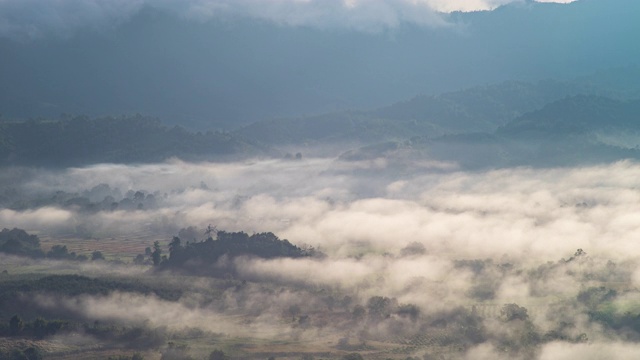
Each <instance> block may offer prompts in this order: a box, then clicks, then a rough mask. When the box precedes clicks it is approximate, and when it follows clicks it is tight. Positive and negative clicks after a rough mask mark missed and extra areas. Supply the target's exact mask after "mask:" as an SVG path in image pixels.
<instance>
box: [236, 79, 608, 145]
mask: <svg viewBox="0 0 640 360" xmlns="http://www.w3.org/2000/svg"><path fill="white" fill-rule="evenodd" d="M603 92H604V91H602V90H599V89H597V88H594V87H592V86H590V85H589V84H584V83H579V82H568V81H567V82H561V81H552V80H546V81H538V82H533V83H529V82H521V81H507V82H502V83H499V84H493V85H487V86H476V87H472V88H469V89H464V90H460V91H454V92H449V93H444V94H441V95H420V96H417V97H414V98H412V99H410V100H408V101H403V102H398V103H396V104H393V105H390V106H386V107H382V108H379V109H376V110H371V111H342V112H335V113H328V114H323V115H317V116H310V117H304V118H287V119H273V120H266V121H258V122H255V123H253V124H250V125H247V126H244V127H242V128H240V129H239V130H237V131H235V132H234V134H236V135H238V136H241V137H244V138H246V139H250V140H251V141H255V142H258V143H264V144H269V145H280V146H283V145H291V144H305V143H306V144H314V143H315V144H317V143H364V144H371V143H375V142H380V141H389V140H398V139H407V138H411V137H414V136H424V137H430V138H434V137H438V136H442V135H445V134H456V133H469V132H493V131H495V130H496V129H497V128H498V127H500V126H502V125H505V124H506V123H508V122H509V121H510V120H512V119H514V118H516V117H518V116H520V115H522V114H524V113H527V112H530V111H534V110H537V109H539V108H542V107H543V106H545V105H546V104H548V103H550V102H553V101H556V100H559V99H562V98H565V97H567V96H570V95H577V94H602V93H603Z"/></svg>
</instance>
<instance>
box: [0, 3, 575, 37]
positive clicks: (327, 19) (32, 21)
mask: <svg viewBox="0 0 640 360" xmlns="http://www.w3.org/2000/svg"><path fill="white" fill-rule="evenodd" d="M521 1H523V0H154V1H151V0H102V1H101V0H57V1H49V0H2V1H0V35H3V36H9V37H20V38H32V37H39V36H42V35H46V34H50V33H54V34H57V35H61V36H69V35H72V34H73V33H74V32H75V31H76V30H78V29H79V28H93V29H104V28H110V27H113V26H116V25H117V24H119V23H121V22H123V21H126V20H127V19H129V18H130V17H131V16H132V15H133V14H135V13H136V12H138V11H139V10H140V9H141V8H143V7H144V6H153V7H158V8H163V9H167V10H169V11H171V12H174V13H176V14H178V15H179V16H181V17H185V18H191V19H197V20H200V21H206V20H209V19H212V18H215V17H228V16H240V17H250V18H255V19H262V20H267V21H271V22H274V23H277V24H282V25H288V26H312V27H320V28H334V27H338V28H349V29H356V30H361V31H380V30H384V29H392V28H396V27H397V26H399V25H400V24H403V23H408V24H415V25H419V26H447V25H448V22H447V19H446V16H443V14H442V13H447V12H451V11H476V10H490V9H494V8H496V7H498V6H501V5H505V4H508V3H511V2H521ZM541 2H561V3H567V2H570V0H558V1H550V0H544V1H541Z"/></svg>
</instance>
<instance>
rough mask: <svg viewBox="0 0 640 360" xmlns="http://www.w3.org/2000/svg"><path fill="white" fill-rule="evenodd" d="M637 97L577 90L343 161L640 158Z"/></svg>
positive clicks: (465, 164)
mask: <svg viewBox="0 0 640 360" xmlns="http://www.w3.org/2000/svg"><path fill="white" fill-rule="evenodd" d="M638 114H640V100H626V101H622V100H614V99H610V98H606V97H602V96H595V95H576V96H569V97H565V98H563V99H560V100H557V101H554V102H552V103H549V104H547V105H546V106H544V107H542V108H541V109H538V110H535V111H531V112H528V113H525V114H522V115H521V116H519V117H517V118H515V119H513V120H512V121H509V122H508V123H506V124H505V125H503V126H500V127H499V128H498V129H496V130H495V131H493V132H468V133H460V134H449V135H443V136H440V137H435V138H429V137H424V136H422V137H414V138H412V139H410V140H409V139H406V140H402V141H396V142H391V143H390V142H381V143H380V144H374V145H369V146H366V147H362V148H358V149H355V150H350V151H347V152H345V153H344V154H343V155H342V156H341V157H340V159H341V160H343V161H353V160H367V159H375V158H385V159H387V160H388V162H389V163H410V162H409V161H406V160H409V159H413V160H415V159H422V160H437V161H444V162H453V163H456V164H458V165H459V166H461V167H462V168H466V169H483V168H497V167H510V166H538V167H549V166H573V165H585V164H596V163H603V162H610V161H617V160H623V159H640V121H638Z"/></svg>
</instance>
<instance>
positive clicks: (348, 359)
mask: <svg viewBox="0 0 640 360" xmlns="http://www.w3.org/2000/svg"><path fill="white" fill-rule="evenodd" d="M342 360H364V358H363V357H362V355H360V354H358V353H350V354H347V355H345V356H343V357H342Z"/></svg>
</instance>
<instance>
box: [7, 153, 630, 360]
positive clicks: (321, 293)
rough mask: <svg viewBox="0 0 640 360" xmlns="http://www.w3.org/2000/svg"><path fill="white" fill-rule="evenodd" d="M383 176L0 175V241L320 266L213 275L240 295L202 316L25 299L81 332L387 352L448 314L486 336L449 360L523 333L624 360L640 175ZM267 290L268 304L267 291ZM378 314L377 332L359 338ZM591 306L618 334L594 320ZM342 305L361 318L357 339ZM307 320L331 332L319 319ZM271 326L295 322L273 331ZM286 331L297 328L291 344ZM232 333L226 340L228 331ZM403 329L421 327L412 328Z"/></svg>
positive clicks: (253, 172)
mask: <svg viewBox="0 0 640 360" xmlns="http://www.w3.org/2000/svg"><path fill="white" fill-rule="evenodd" d="M391 168H392V167H390V165H389V164H387V163H385V162H384V161H377V162H365V163H345V162H338V161H335V160H331V159H304V160H297V161H273V160H270V161H255V162H245V163H234V164H215V163H197V164H192V163H185V162H181V161H177V160H174V161H169V162H166V163H162V164H151V165H137V166H124V165H96V166H91V167H86V168H72V169H66V170H63V171H59V172H52V171H42V170H34V169H9V171H6V172H4V173H3V175H2V181H3V183H2V188H3V190H4V192H3V193H4V197H3V198H2V203H3V204H4V208H3V209H2V210H0V224H2V225H3V226H4V227H19V228H24V229H27V230H28V231H31V232H35V233H38V234H41V235H48V236H54V237H58V238H62V237H63V236H64V234H69V233H74V234H76V235H82V236H85V237H87V238H96V239H98V240H97V241H98V242H99V241H100V239H106V238H118V237H122V236H126V235H127V234H128V233H132V232H141V231H142V232H146V233H149V234H152V237H155V238H157V239H159V240H162V241H163V243H164V244H166V243H167V242H168V241H169V240H170V239H171V237H172V236H174V235H179V236H181V237H182V238H183V240H184V241H194V240H198V241H199V240H203V239H204V238H205V229H206V228H207V227H208V226H209V225H211V226H216V227H217V228H218V229H224V230H228V231H245V232H248V233H251V232H273V233H275V234H277V235H278V236H279V237H280V238H282V239H288V240H289V241H291V242H292V243H293V244H296V245H300V246H312V247H314V248H316V249H319V250H320V251H321V252H322V253H324V254H325V255H326V256H324V257H303V258H299V259H293V258H279V259H256V258H245V257H238V258H235V259H228V260H227V261H231V262H232V265H233V267H234V268H235V269H236V274H237V276H238V279H240V280H247V281H249V283H245V284H243V285H241V286H240V285H239V286H237V287H235V288H230V289H227V290H225V291H223V292H222V294H221V295H220V297H218V298H217V300H216V301H213V302H210V301H204V300H203V299H202V298H198V296H191V297H188V296H187V297H182V298H181V299H180V301H179V302H173V301H168V300H164V299H159V298H157V297H154V296H148V295H131V294H124V293H115V294H111V295H109V296H94V295H91V296H89V295H86V296H81V297H72V298H67V297H61V298H59V299H51V298H49V299H44V298H41V299H36V300H37V301H39V302H40V305H41V306H45V307H47V306H48V307H56V308H59V307H67V308H69V309H74V311H77V312H78V313H81V314H83V316H86V317H88V318H97V319H117V320H125V319H128V320H131V321H143V320H144V319H148V321H149V323H150V324H151V325H152V326H169V327H171V326H174V327H181V326H183V325H184V326H187V325H189V326H194V327H199V328H202V329H205V330H208V331H212V332H215V333H221V332H225V333H228V334H229V335H233V336H248V335H251V334H253V335H256V334H260V335H261V336H265V337H267V338H268V337H276V338H277V337H281V336H285V337H291V336H294V337H296V338H304V337H305V336H308V337H309V338H314V337H317V336H320V335H319V334H323V333H324V334H325V335H326V334H351V336H353V337H358V336H360V338H366V336H365V335H362V334H363V333H362V331H364V330H366V331H365V333H366V334H368V335H367V336H372V337H373V338H389V337H391V336H392V334H394V333H397V332H398V330H397V329H398V328H402V329H403V330H402V331H401V332H400V333H401V334H411V336H417V335H416V334H418V333H420V332H421V331H423V330H424V329H425V328H424V326H427V327H429V328H431V327H437V326H436V325H433V324H438V321H439V320H438V319H439V317H441V316H443V315H442V314H448V315H447V316H449V317H451V318H456V316H458V315H455V313H456V311H460V310H456V309H465V310H464V311H466V312H467V314H468V315H465V316H471V318H468V319H473V316H480V317H482V318H483V319H485V320H483V323H482V324H483V325H482V334H483V335H482V337H480V338H478V339H485V340H486V341H479V343H480V345H474V346H469V347H468V349H467V350H465V352H464V356H466V358H469V359H472V358H473V359H478V358H485V359H495V358H502V356H503V355H501V354H500V351H501V350H500V349H502V347H501V346H503V342H504V341H506V340H504V339H505V338H508V337H509V336H511V335H509V334H511V333H512V332H513V331H515V332H516V333H518V334H520V335H518V336H524V337H525V338H526V336H529V335H526V334H529V333H527V332H526V331H529V330H531V329H535V331H534V330H531V331H533V333H535V334H545V335H544V336H547V335H548V334H552V335H548V336H550V337H548V338H545V339H547V340H545V341H542V340H540V339H541V337H542V335H536V336H537V337H536V339H537V340H536V341H541V342H542V343H543V345H541V346H540V347H538V348H537V350H536V351H535V354H533V355H532V354H530V353H527V354H528V355H526V354H525V355H526V356H529V357H530V356H535V357H538V358H540V359H551V358H554V359H557V358H575V357H584V358H593V359H595V358H603V357H609V356H608V355H607V354H615V357H617V358H626V357H625V356H627V357H628V358H634V357H635V356H637V355H638V353H640V348H638V347H636V346H635V345H633V344H630V343H629V342H630V341H635V340H636V339H640V332H637V331H636V330H635V329H636V325H635V323H633V324H631V323H629V324H627V323H624V321H626V320H624V321H623V320H620V319H626V317H627V315H629V314H630V315H629V316H635V314H638V313H640V293H639V292H638V291H637V290H636V289H637V288H638V286H639V284H640V257H639V256H638V254H639V252H638V249H639V248H640V245H638V242H637V241H636V240H637V238H638V237H639V236H640V221H639V220H640V191H638V189H637V187H638V183H639V182H640V180H638V179H640V164H637V163H635V162H628V161H623V162H618V163H614V164H609V165H601V166H591V167H581V168H553V169H531V168H512V169H502V170H494V171H486V172H464V171H458V170H456V169H455V167H452V166H451V165H447V164H428V163H427V164H422V165H419V164H416V167H415V168H407V169H403V171H401V172H392V171H389V170H390V169H391ZM393 170H394V171H396V170H397V168H393ZM79 228H81V229H82V234H77V232H78V229H79ZM146 246H151V244H146ZM133 255H134V254H132V256H133ZM119 266H122V265H119ZM105 269H106V270H104V271H108V267H107V266H105ZM118 269H119V270H118V271H120V272H121V271H122V270H121V268H118ZM100 271H102V270H100ZM163 276H170V275H166V274H165V275H163ZM193 281H194V286H196V285H197V286H200V287H203V286H204V287H206V285H203V284H196V283H197V282H198V281H200V282H202V281H204V282H206V280H203V279H200V280H198V279H197V278H195V277H194V278H193ZM262 283H264V284H271V285H265V286H261V285H259V284H262ZM273 284H276V288H277V287H278V286H283V288H281V289H280V290H273ZM285 288H286V289H288V290H285ZM379 297H382V300H380V299H378V298H379ZM372 299H373V300H372ZM385 299H386V300H385ZM378 300H379V301H382V302H383V303H384V306H382V305H381V306H382V307H381V308H383V309H387V310H388V311H389V313H388V314H387V315H389V317H380V318H379V319H377V320H376V321H375V322H372V320H371V319H375V316H374V315H372V313H371V312H372V311H373V310H372V309H374V308H375V303H376V301H378ZM372 301H373V303H372ZM505 304H513V305H514V307H511V308H509V307H505ZM516 304H517V305H516ZM603 304H606V306H607V310H606V314H607V316H610V317H611V319H618V320H619V321H620V324H621V325H619V327H616V326H617V325H616V326H613V325H611V323H609V322H606V321H604V320H601V319H600V318H597V316H601V315H602V314H604V312H603V311H604V310H603V308H602V306H603ZM358 305H360V306H362V307H363V311H365V313H366V314H369V315H368V316H369V320H370V321H369V322H368V323H366V325H365V323H362V322H359V321H360V318H359V315H358V314H357V313H358V310H357V306H358ZM411 306H413V308H412V307H411ZM521 307H522V309H521ZM322 309H333V310H331V311H334V315H323V316H320V315H318V314H319V313H320V312H321V311H324V310H322ZM335 309H338V310H335ZM390 309H391V310H390ZM411 309H414V310H411ZM387 310H384V311H387ZM336 311H337V314H338V315H336ZM380 311H383V310H380ZM522 311H524V313H523V312H522ZM283 314H289V315H286V316H290V317H292V318H293V319H298V320H297V321H298V322H296V323H295V324H293V323H292V324H289V323H283V322H282V321H281V320H278V319H281V318H282V317H283ZM301 314H307V315H305V316H308V318H306V319H307V320H305V321H308V323H305V324H306V325H305V326H302V325H303V321H302V320H300V319H302V318H303V317H302V315H301ZM412 314H413V315H412ZM418 314H419V315H418ZM469 314H470V315H469ZM594 314H596V315H597V316H596V315H594ZM598 314H600V315H598ZM249 315H251V316H252V320H251V322H250V323H248V322H247V323H245V325H242V326H239V325H238V318H234V316H244V317H246V316H249ZM416 316H419V317H420V318H421V319H429V320H428V321H427V320H425V322H422V323H421V322H419V321H418V322H416ZM460 316H461V315H460ZM594 316H596V317H594ZM602 316H604V315H602ZM458 318H459V316H458ZM178 319H180V320H179V321H178ZM465 319H467V318H465ZM598 319H600V320H598ZM511 320H514V321H515V320H517V321H520V320H522V321H526V324H528V325H526V326H525V325H522V324H520V325H516V324H515V323H513V322H512V321H511ZM618 320H616V321H618ZM450 321H451V320H450ZM455 321H458V320H455ZM465 321H466V320H465ZM468 321H472V320H468ZM612 321H613V320H612ZM211 324H214V325H215V326H214V325H211ZM234 324H235V325H234ZM421 324H422V325H421ZM424 324H428V325H424ZM625 324H626V325H625ZM294 325H295V326H294ZM421 326H422V327H421ZM438 326H439V325H438ZM442 326H444V327H447V326H448V325H446V322H445V325H442ZM474 326H475V325H474ZM523 326H524V327H523ZM527 326H529V327H527ZM421 329H422V330H421ZM526 329H529V330H526ZM625 329H626V330H625ZM525 330H526V331H525ZM638 330H640V327H638ZM478 331H480V330H478ZM264 334H268V335H264ZM355 334H360V335H355ZM522 334H525V335H522ZM407 336H409V335H407ZM478 336H480V335H478ZM514 336H515V335H514ZM531 336H533V335H531ZM469 338H473V336H471V335H469ZM491 339H502V340H500V341H497V340H496V341H493V342H492V341H490V340H491ZM519 339H520V338H519ZM514 341H515V340H514ZM518 341H521V339H520V340H518ZM532 341H533V340H532ZM501 344H502V345H501ZM625 354H626V355H625ZM512 355H513V354H512ZM525 355H522V356H525ZM526 356H525V357H526ZM505 358H506V357H505Z"/></svg>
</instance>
